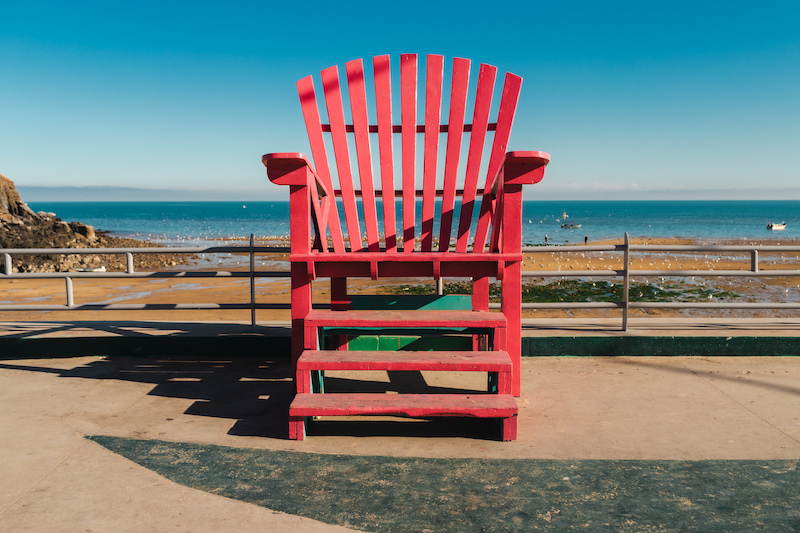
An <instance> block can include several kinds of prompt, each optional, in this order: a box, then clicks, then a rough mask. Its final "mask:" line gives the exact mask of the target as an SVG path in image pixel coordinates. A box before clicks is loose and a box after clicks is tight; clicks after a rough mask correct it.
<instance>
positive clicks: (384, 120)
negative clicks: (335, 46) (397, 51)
mask: <svg viewBox="0 0 800 533" xmlns="http://www.w3.org/2000/svg"><path fill="white" fill-rule="evenodd" d="M372 66H373V70H374V72H375V109H376V112H377V115H378V154H379V156H380V162H381V163H380V171H381V199H382V200H383V231H384V240H385V242H386V251H387V252H389V253H393V252H396V251H397V226H396V223H397V213H396V211H395V196H394V189H395V186H394V151H393V149H392V134H393V132H394V128H393V127H392V78H391V69H390V67H389V56H388V55H387V56H379V57H376V58H374V59H373V60H372Z"/></svg>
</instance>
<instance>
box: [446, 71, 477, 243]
mask: <svg viewBox="0 0 800 533" xmlns="http://www.w3.org/2000/svg"><path fill="white" fill-rule="evenodd" d="M469 66H470V61H469V60H468V59H461V58H456V59H454V60H453V74H452V85H451V89H450V115H449V117H448V120H447V123H448V126H449V129H448V132H447V149H446V152H445V163H444V183H443V184H442V192H443V194H442V210H441V214H440V221H441V224H440V227H439V251H440V252H446V251H448V250H449V249H450V233H451V229H452V226H453V211H454V210H455V205H456V185H457V179H458V160H459V158H460V156H461V141H462V139H463V138H464V133H463V130H464V115H465V114H466V111H467V90H468V89H469Z"/></svg>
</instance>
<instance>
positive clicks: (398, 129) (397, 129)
mask: <svg viewBox="0 0 800 533" xmlns="http://www.w3.org/2000/svg"><path fill="white" fill-rule="evenodd" d="M368 129H369V132H370V133H378V126H377V125H375V124H370V125H369V126H368ZM344 130H345V131H346V132H347V133H355V131H356V129H355V126H353V125H352V124H345V126H344ZM449 130H450V126H449V125H447V124H440V125H439V133H447V132H448V131H449ZM486 130H487V131H496V130H497V123H496V122H490V123H489V125H488V127H487V128H486ZM322 131H324V132H325V133H330V132H331V125H330V124H323V125H322ZM464 131H465V132H470V131H472V124H464ZM392 133H403V126H399V125H393V126H392ZM417 133H425V124H417Z"/></svg>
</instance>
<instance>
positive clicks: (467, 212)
mask: <svg viewBox="0 0 800 533" xmlns="http://www.w3.org/2000/svg"><path fill="white" fill-rule="evenodd" d="M496 76H497V68H495V67H493V66H491V65H485V64H484V65H481V68H480V71H479V72H478V86H477V89H476V92H475V110H474V114H473V117H472V124H473V130H472V134H471V135H470V144H469V153H468V154H467V168H466V171H465V174H464V192H463V193H462V197H461V212H460V215H459V222H458V236H457V239H456V252H466V251H467V247H468V245H469V234H470V227H471V225H472V214H473V212H474V209H475V207H474V206H475V193H476V191H477V188H478V175H479V174H480V166H481V158H482V156H483V147H484V144H485V142H486V131H487V130H489V129H491V128H489V127H488V122H489V112H490V110H491V106H492V93H493V92H494V80H495V77H496Z"/></svg>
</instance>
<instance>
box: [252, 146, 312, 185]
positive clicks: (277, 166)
mask: <svg viewBox="0 0 800 533" xmlns="http://www.w3.org/2000/svg"><path fill="white" fill-rule="evenodd" d="M261 162H262V163H264V166H265V167H267V177H268V178H269V181H271V182H272V183H274V184H276V185H308V183H309V179H308V172H310V173H311V175H312V176H314V177H315V178H316V173H315V172H314V170H313V169H312V168H311V163H309V161H308V158H307V157H306V156H305V155H304V154H301V153H298V152H289V153H277V154H266V155H264V156H263V157H262V158H261ZM298 171H299V172H298Z"/></svg>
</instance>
